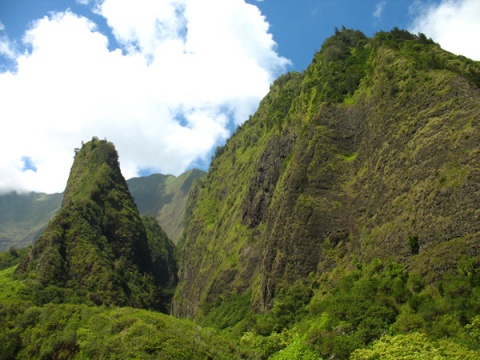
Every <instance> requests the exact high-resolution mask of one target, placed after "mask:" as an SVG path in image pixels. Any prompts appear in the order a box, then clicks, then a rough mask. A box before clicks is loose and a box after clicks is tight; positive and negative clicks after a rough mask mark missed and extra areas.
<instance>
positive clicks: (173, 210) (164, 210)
mask: <svg viewBox="0 0 480 360" xmlns="http://www.w3.org/2000/svg"><path fill="white" fill-rule="evenodd" d="M204 176H205V172H204V171H202V170H198V169H193V170H190V171H187V172H185V173H183V174H181V175H179V176H178V177H175V176H173V175H161V174H153V175H150V176H147V177H139V178H132V179H129V180H127V185H128V188H129V189H130V192H131V194H132V196H133V198H134V200H135V203H136V204H137V207H138V211H140V214H142V215H150V216H154V217H155V218H156V219H157V221H158V223H159V224H160V226H161V227H162V229H163V230H164V231H165V232H166V233H167V235H168V237H169V239H171V240H172V241H173V242H174V243H178V241H179V240H180V237H181V235H182V232H183V223H184V218H185V207H186V203H187V199H188V193H189V192H190V188H191V187H192V185H193V183H194V182H195V181H196V180H197V179H202V178H203V177H204Z"/></svg>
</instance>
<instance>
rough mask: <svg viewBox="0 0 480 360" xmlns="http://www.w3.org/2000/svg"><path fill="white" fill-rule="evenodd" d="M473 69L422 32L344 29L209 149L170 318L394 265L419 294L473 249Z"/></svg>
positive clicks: (476, 169) (478, 180) (479, 189)
mask: <svg viewBox="0 0 480 360" xmlns="http://www.w3.org/2000/svg"><path fill="white" fill-rule="evenodd" d="M479 86H480V65H479V64H478V63H477V62H474V61H471V60H468V59H466V58H464V57H457V56H454V55H452V54H450V53H447V52H445V51H443V50H442V49H441V48H440V47H439V46H438V45H436V44H434V43H433V42H432V41H431V40H428V39H426V38H425V37H424V36H423V35H421V34H420V35H419V36H413V35H411V34H409V33H407V32H405V31H401V30H398V29H394V30H393V31H392V32H390V33H383V32H382V33H379V34H377V35H376V36H375V37H374V38H372V39H368V38H366V37H365V36H364V35H363V34H362V33H360V32H358V31H352V30H347V29H342V31H336V34H335V35H334V36H333V37H332V38H330V39H328V40H327V41H326V42H325V44H324V45H323V46H322V49H321V50H320V51H319V52H318V53H317V54H316V55H315V57H314V59H313V61H312V64H311V65H310V67H309V68H308V69H307V70H306V71H305V73H303V74H298V73H291V74H287V75H285V76H283V77H281V78H280V79H278V80H277V81H276V82H275V83H274V84H273V85H272V87H271V91H270V93H269V94H268V95H267V96H266V97H265V98H264V100H263V101H262V102H261V104H260V107H259V109H258V111H257V112H256V114H255V115H253V116H252V117H251V118H250V119H249V120H248V121H247V122H246V123H245V124H244V125H243V126H242V127H241V128H239V129H238V130H237V132H236V134H234V136H232V138H231V139H230V140H229V141H228V142H227V144H226V145H225V146H224V147H223V148H221V149H219V150H218V151H217V154H216V157H215V159H214V161H213V163H212V166H211V169H210V171H209V173H208V175H207V176H206V178H205V179H204V182H203V184H202V186H201V187H200V188H198V189H197V190H196V191H195V193H193V194H192V196H193V198H192V199H193V200H192V201H194V202H195V204H194V206H192V207H191V211H190V212H191V215H190V216H189V219H188V222H187V224H186V239H185V246H184V249H183V257H182V263H181V266H180V283H179V286H178V288H177V292H176V297H175V300H174V312H175V313H176V314H177V315H180V316H188V317H192V318H194V317H196V318H202V317H204V316H206V315H208V314H209V313H210V312H212V309H215V308H216V307H217V306H219V305H221V304H222V303H223V302H224V301H225V299H229V298H231V299H235V298H237V299H238V296H239V295H241V294H247V295H248V294H250V295H248V296H247V297H246V298H245V297H243V299H246V300H244V302H245V301H246V302H247V304H250V305H251V306H253V308H254V309H256V310H257V311H261V312H265V311H267V310H268V309H270V308H271V306H272V304H273V300H274V299H275V298H276V297H277V296H278V295H279V294H280V293H284V290H285V289H288V287H289V286H291V285H293V284H294V283H295V282H296V281H298V280H301V281H307V280H308V281H313V282H315V283H317V284H318V283H330V284H332V283H334V281H335V274H336V273H339V272H341V271H343V270H342V269H354V268H355V266H360V265H359V264H367V263H369V262H370V261H371V260H373V259H375V258H381V259H394V260H395V261H398V262H400V263H403V264H404V265H405V266H406V268H407V269H408V271H409V273H417V274H420V275H421V276H422V277H423V278H424V279H425V280H426V281H427V283H434V282H436V281H438V280H439V279H440V278H441V277H442V275H443V274H444V273H446V272H448V271H450V270H452V271H455V268H456V264H457V263H458V261H459V259H461V258H462V257H465V256H468V257H473V258H476V259H478V256H479V251H480V248H479V246H478V243H479V239H480V221H479V220H480V213H479V209H480V166H479V165H480V164H479V162H480V154H479V153H480V130H479V121H480V106H479V105H480V89H479Z"/></svg>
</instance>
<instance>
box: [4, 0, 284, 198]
mask: <svg viewBox="0 0 480 360" xmlns="http://www.w3.org/2000/svg"><path fill="white" fill-rule="evenodd" d="M79 2H81V3H87V1H79ZM94 11H95V12H96V13H97V14H99V15H101V16H103V17H104V18H105V19H106V22H107V24H108V26H109V27H110V30H111V33H112V34H113V36H114V37H115V39H116V41H117V44H115V46H112V44H109V43H108V38H107V36H106V35H105V34H104V33H102V31H101V29H99V28H98V26H97V25H96V24H95V23H94V22H92V21H91V20H89V19H87V18H85V17H82V16H79V15H76V14H74V13H72V12H71V11H65V12H61V13H53V14H49V15H48V16H46V17H44V18H43V19H39V20H38V21H36V22H34V23H33V24H32V26H31V28H30V29H29V30H28V31H27V32H26V33H25V36H24V39H23V42H24V45H25V48H26V49H29V50H28V51H26V52H24V53H22V54H21V55H20V56H18V55H17V56H16V58H15V60H16V70H15V71H10V72H3V73H0V99H2V106H1V107H0V118H1V119H2V123H5V124H8V126H7V125H2V127H3V129H2V131H1V132H0V151H1V153H2V157H1V158H0V192H5V191H10V190H16V191H22V190H34V191H44V192H55V191H63V189H64V187H65V184H66V180H67V178H68V173H69V169H70V167H71V164H72V161H73V155H74V151H73V150H74V148H75V147H79V146H80V143H81V141H88V140H89V139H91V137H92V136H98V137H100V138H107V139H108V140H109V141H112V142H114V143H115V145H116V148H117V150H118V152H119V155H120V164H121V167H122V172H123V174H124V176H125V177H126V178H129V177H132V176H138V174H139V172H140V171H141V170H142V169H149V170H150V171H155V172H161V173H171V174H179V173H181V172H183V171H185V170H186V169H187V168H188V167H189V166H191V165H192V164H193V163H194V162H195V161H208V159H207V157H208V156H209V154H210V153H211V151H212V149H213V148H214V147H215V146H216V145H218V144H219V143H221V142H223V141H225V139H226V138H227V137H228V135H229V130H228V129H229V128H231V127H232V126H234V125H238V124H241V123H242V122H243V121H245V120H246V119H247V118H248V115H250V114H251V113H253V112H254V111H255V109H256V107H257V106H258V103H259V101H260V100H261V98H262V97H263V96H264V95H265V94H266V93H267V92H268V89H269V85H270V83H271V82H272V81H273V80H274V79H275V78H276V77H277V76H278V75H279V74H280V73H282V72H284V71H285V69H286V66H287V65H288V64H289V62H288V60H286V59H284V58H282V57H280V56H279V55H278V54H277V53H276V50H275V47H276V44H275V42H274V41H273V39H272V36H271V34H270V33H269V32H268V23H267V22H266V20H265V18H264V17H263V16H262V15H261V13H260V12H259V10H258V8H257V7H255V6H253V5H248V4H246V3H245V2H244V1H243V0H228V1H226V0H204V1H201V2H199V1H197V0H166V1H156V0H140V1H135V2H131V1H126V0H105V1H102V2H98V3H96V4H95V10H94ZM115 47H117V49H115V50H111V49H114V48H115ZM25 159H28V166H26V161H25Z"/></svg>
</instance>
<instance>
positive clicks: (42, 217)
mask: <svg viewBox="0 0 480 360" xmlns="http://www.w3.org/2000/svg"><path fill="white" fill-rule="evenodd" d="M203 176H205V172H203V171H201V170H197V169H193V170H189V171H187V172H185V173H183V174H181V175H179V176H177V177H175V176H173V175H162V174H153V175H150V176H146V177H139V178H132V179H129V180H127V185H128V189H129V190H130V193H131V194H132V197H133V199H134V201H135V204H136V205H137V207H138V211H139V212H140V214H141V215H149V216H155V218H156V219H157V221H158V223H159V224H160V226H161V227H162V229H163V230H164V231H165V232H166V233H167V235H168V237H169V239H170V240H172V241H173V242H174V243H177V242H178V241H179V239H180V237H181V234H182V231H183V222H184V217H185V205H186V202H187V199H188V193H189V191H190V187H191V186H192V184H193V183H194V182H195V181H196V180H197V179H201V178H203ZM62 199H63V193H60V194H43V193H35V192H32V193H27V194H17V193H15V192H13V193H8V194H2V195H0V251H6V250H8V249H9V248H10V247H15V248H17V249H18V248H21V247H25V246H28V245H31V244H32V243H33V242H34V241H35V240H36V239H37V238H38V237H39V236H40V234H41V233H42V232H43V230H44V229H45V226H47V224H48V222H49V221H50V220H51V219H52V218H53V216H54V215H55V213H56V212H57V211H58V210H59V209H60V205H61V203H62Z"/></svg>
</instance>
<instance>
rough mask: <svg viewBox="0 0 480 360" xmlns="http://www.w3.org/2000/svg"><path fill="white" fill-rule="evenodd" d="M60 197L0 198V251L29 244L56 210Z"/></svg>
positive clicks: (27, 195) (16, 196)
mask: <svg viewBox="0 0 480 360" xmlns="http://www.w3.org/2000/svg"><path fill="white" fill-rule="evenodd" d="M62 197H63V194H43V193H34V192H32V193H28V194H17V193H15V192H13V193H9V194H4V195H1V196H0V251H5V250H7V249H8V248H9V247H10V246H15V247H17V248H20V247H25V246H28V245H30V244H32V243H33V242H34V241H35V240H36V239H37V237H38V236H39V235H40V234H41V233H42V231H43V229H44V228H45V226H46V225H47V224H48V222H49V221H50V219H52V217H53V216H54V215H55V213H56V212H57V211H58V209H59V208H60V204H61V202H62Z"/></svg>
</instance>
